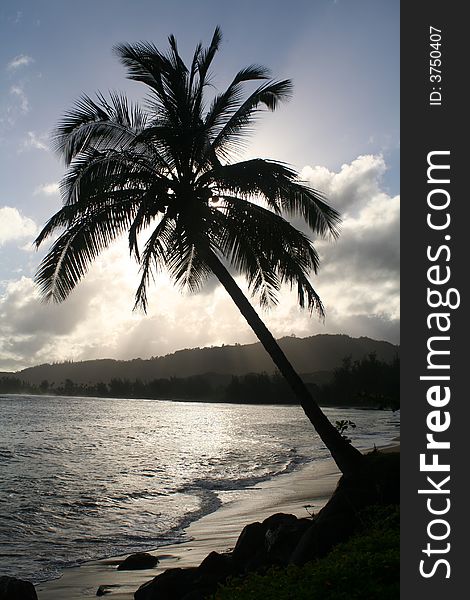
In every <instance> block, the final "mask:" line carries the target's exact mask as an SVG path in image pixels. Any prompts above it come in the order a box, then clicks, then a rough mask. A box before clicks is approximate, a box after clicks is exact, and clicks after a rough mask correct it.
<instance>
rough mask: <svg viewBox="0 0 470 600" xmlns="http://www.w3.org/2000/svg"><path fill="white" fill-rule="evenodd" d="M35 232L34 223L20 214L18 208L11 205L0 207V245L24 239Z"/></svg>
mask: <svg viewBox="0 0 470 600" xmlns="http://www.w3.org/2000/svg"><path fill="white" fill-rule="evenodd" d="M36 232H37V226H36V223H35V222H34V221H33V220H32V219H30V218H29V217H24V216H23V215H21V213H20V212H19V211H18V209H16V208H12V207H11V206H4V207H2V208H0V246H2V245H3V244H5V243H7V242H12V241H17V240H24V239H25V238H28V237H31V236H33V235H35V234H36Z"/></svg>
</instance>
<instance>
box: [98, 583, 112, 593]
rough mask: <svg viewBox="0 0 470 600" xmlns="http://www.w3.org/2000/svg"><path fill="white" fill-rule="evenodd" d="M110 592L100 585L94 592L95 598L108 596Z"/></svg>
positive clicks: (106, 587)
mask: <svg viewBox="0 0 470 600" xmlns="http://www.w3.org/2000/svg"><path fill="white" fill-rule="evenodd" d="M110 593H111V590H110V589H109V586H107V585H100V587H99V588H98V589H97V591H96V595H97V596H104V595H105V594H110Z"/></svg>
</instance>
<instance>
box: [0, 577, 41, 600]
mask: <svg viewBox="0 0 470 600" xmlns="http://www.w3.org/2000/svg"><path fill="white" fill-rule="evenodd" d="M0 600H38V597H37V594H36V590H35V589H34V585H33V584H32V583H31V582H30V581H23V580H22V579H16V577H7V576H6V575H3V576H2V577H0Z"/></svg>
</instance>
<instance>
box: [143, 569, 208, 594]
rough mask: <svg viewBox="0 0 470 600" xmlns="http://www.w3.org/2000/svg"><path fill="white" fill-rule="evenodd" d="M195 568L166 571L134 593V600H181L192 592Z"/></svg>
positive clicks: (195, 573)
mask: <svg viewBox="0 0 470 600" xmlns="http://www.w3.org/2000/svg"><path fill="white" fill-rule="evenodd" d="M196 577H197V568H195V567H193V568H189V569H180V568H176V569H167V570H166V571H164V572H163V573H161V575H157V576H156V577H154V578H153V579H152V580H151V581H147V583H144V584H143V585H141V586H140V588H139V589H138V590H137V591H136V592H135V594H134V598H135V600H181V599H182V598H184V596H185V595H187V594H189V593H190V592H192V591H193V584H194V581H195V579H196Z"/></svg>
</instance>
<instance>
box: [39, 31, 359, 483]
mask: <svg viewBox="0 0 470 600" xmlns="http://www.w3.org/2000/svg"><path fill="white" fill-rule="evenodd" d="M220 42H221V32H220V30H219V28H216V30H215V32H214V35H213V38H212V41H211V43H210V45H209V47H207V48H203V47H202V45H201V44H199V45H198V46H197V48H196V50H195V52H194V56H193V59H192V61H191V63H190V64H189V66H187V65H186V64H185V63H184V61H183V59H182V58H181V56H180V54H179V52H178V47H177V42H176V39H175V38H174V37H173V36H170V37H169V49H168V51H167V52H165V53H163V52H161V51H160V50H158V48H156V47H155V46H154V45H153V44H150V43H138V44H134V45H132V44H120V45H118V46H116V48H115V52H116V54H117V55H118V57H119V59H120V60H121V62H122V64H123V65H124V66H125V68H126V69H127V74H128V77H129V78H130V79H132V80H134V81H138V82H140V83H143V84H145V86H146V88H147V93H148V96H147V101H146V109H143V108H141V107H139V106H137V105H134V104H132V103H130V102H129V101H128V99H127V98H126V97H125V96H122V95H120V94H118V93H114V92H113V93H111V94H110V95H109V98H105V97H104V96H103V95H102V94H98V96H97V98H96V99H95V100H94V99H92V98H90V97H89V96H86V95H84V96H82V97H81V99H80V100H79V101H78V102H76V104H75V106H74V107H73V108H72V110H70V111H69V112H68V113H66V115H65V116H64V118H63V119H62V121H61V122H60V123H59V125H58V127H57V129H56V132H55V136H54V141H55V147H56V150H57V151H58V153H59V154H60V155H61V156H62V158H63V159H64V161H65V164H66V166H67V172H66V175H65V177H64V178H63V180H62V182H61V191H62V197H63V207H62V209H61V210H59V211H58V212H57V213H56V214H55V215H53V216H52V218H51V219H50V220H49V221H48V223H47V224H46V226H45V227H44V229H43V230H42V231H41V233H40V234H39V236H38V238H37V240H36V244H37V245H38V246H39V245H41V244H42V243H43V242H44V241H45V240H46V239H47V238H49V237H50V236H52V235H53V234H55V233H56V232H57V230H61V231H62V230H63V231H62V233H61V234H60V235H59V237H58V238H57V239H56V241H55V242H54V243H53V245H52V248H51V249H50V250H49V252H48V254H47V255H46V257H45V258H44V260H43V261H42V263H41V265H40V267H39V270H38V273H37V277H36V281H37V283H38V285H39V288H40V290H41V292H42V294H43V296H44V297H45V298H47V299H52V300H55V301H58V302H60V301H63V300H65V299H66V298H67V297H68V295H69V294H70V292H71V291H72V290H73V289H74V287H75V286H76V285H77V284H78V283H79V281H80V280H81V278H82V277H83V276H84V275H85V273H86V272H87V270H88V268H89V266H90V264H91V263H92V262H93V261H94V260H95V259H96V258H97V256H98V255H99V254H100V253H101V252H102V251H103V250H104V249H105V248H106V247H107V246H109V244H110V243H111V242H112V241H113V240H115V239H116V238H117V237H118V236H120V235H122V234H124V233H127V236H128V240H129V250H130V253H131V255H132V256H134V257H135V259H136V260H137V261H138V262H139V264H140V267H141V272H142V278H141V282H140V285H139V286H138V289H137V293H136V306H140V307H142V308H143V309H144V310H145V309H146V307H147V304H148V285H149V283H150V280H151V279H152V278H153V277H154V275H155V273H157V272H158V271H159V270H160V269H166V270H167V271H168V272H169V274H170V276H171V277H172V278H173V280H174V282H175V283H176V284H177V285H179V286H181V287H183V288H187V289H189V290H190V291H198V290H199V289H200V288H201V287H202V285H203V284H204V282H205V281H206V280H207V279H208V278H209V277H210V276H211V275H215V276H216V277H217V279H218V280H219V282H220V283H221V284H222V285H223V286H224V288H225V289H226V291H227V292H228V294H229V295H230V297H231V298H232V300H233V301H234V302H235V304H236V305H237V307H238V308H239V310H240V312H241V313H242V315H243V316H244V317H245V319H246V320H247V322H248V324H249V325H250V327H251V328H252V329H253V331H254V332H255V334H256V335H257V337H258V339H259V340H260V342H261V343H262V344H263V346H264V348H265V349H266V350H267V352H268V353H269V355H270V356H271V357H272V359H273V361H274V363H275V364H276V366H277V368H278V369H279V371H280V372H281V373H282V375H283V376H284V377H285V378H286V380H287V381H288V383H289V385H290V387H291V388H292V390H293V391H294V393H295V394H296V396H297V398H298V401H299V403H300V404H301V405H302V407H303V409H304V411H305V413H306V415H307V416H308V418H309V419H310V421H311V422H312V424H313V426H314V427H315V429H316V430H317V432H318V433H319V435H320V437H321V438H322V440H323V442H324V443H325V444H326V446H327V447H328V448H329V450H330V451H331V453H332V456H333V458H334V459H335V461H336V463H337V464H338V466H339V468H340V469H341V470H342V471H343V472H345V473H346V472H349V473H350V472H354V471H355V470H356V468H357V467H358V465H359V464H360V462H361V461H362V455H361V453H360V452H359V451H358V450H357V449H355V448H353V447H352V446H351V445H350V444H348V443H347V442H346V441H345V440H344V439H343V438H342V436H341V435H340V434H339V432H338V431H337V430H336V429H335V427H334V426H333V425H332V424H331V423H330V421H329V420H328V419H327V417H326V416H325V414H324V413H323V412H322V411H321V409H320V408H319V406H318V404H317V403H316V402H315V401H314V399H313V397H312V395H311V393H310V391H309V390H308V388H307V387H306V386H305V384H304V383H303V381H302V379H301V378H300V377H299V375H298V374H297V373H296V371H295V370H294V369H293V367H292V365H291V364H290V362H289V361H288V359H287V357H286V356H285V354H284V353H283V351H282V350H281V348H280V347H279V345H278V343H277V342H276V340H275V339H274V337H273V336H272V335H271V333H270V332H269V331H268V329H267V328H266V326H265V325H264V323H263V321H262V320H261V319H260V318H259V316H258V314H257V313H256V311H255V310H254V308H253V307H252V305H251V304H250V302H249V301H248V299H247V298H246V296H245V295H244V293H243V292H242V290H241V289H240V288H239V286H238V285H237V283H236V282H235V279H234V278H233V276H232V274H231V273H230V272H229V270H228V269H227V267H229V268H231V269H233V270H234V271H235V272H237V273H239V274H241V275H243V276H245V278H246V280H247V282H248V286H249V288H250V290H251V291H252V293H254V294H256V295H257V296H258V298H259V301H260V303H261V305H262V306H269V305H272V304H275V303H276V299H277V292H278V291H279V290H280V288H281V286H282V285H283V284H288V285H290V286H291V287H295V289H296V290H297V294H298V302H299V305H300V306H301V307H307V308H308V309H309V310H311V311H313V310H316V311H317V313H318V314H319V315H323V314H324V313H323V305H322V303H321V300H320V298H319V296H318V294H317V292H316V291H315V289H314V288H313V286H312V284H311V282H310V280H309V275H310V273H311V272H312V271H313V272H316V271H317V269H318V267H319V257H318V254H317V252H316V250H315V248H314V246H313V244H312V242H311V240H310V239H309V238H308V237H307V236H306V235H305V234H304V233H302V232H301V231H300V230H298V229H296V228H295V227H294V226H293V225H292V224H291V223H290V222H289V221H288V220H287V218H290V217H295V218H300V219H302V220H303V221H305V223H306V225H307V226H308V228H309V229H310V231H311V232H312V233H313V234H314V235H316V236H319V237H336V236H337V235H338V229H337V227H338V223H339V215H338V213H337V212H336V211H335V210H334V209H332V208H331V207H330V206H328V204H327V203H326V202H325V199H324V198H323V197H322V195H321V194H320V193H319V192H317V191H315V190H313V189H311V188H310V187H308V186H306V185H305V184H304V183H303V182H301V181H300V180H299V178H298V175H297V173H296V172H295V171H294V170H292V169H291V168H290V167H288V166H286V165H285V164H283V163H279V162H275V161H271V160H265V159H260V158H257V159H252V160H247V161H241V162H233V159H234V158H235V157H237V156H239V155H240V153H241V152H242V151H243V148H244V141H245V136H246V135H247V134H248V133H249V132H250V131H251V129H252V125H253V123H254V121H255V120H256V117H257V116H258V114H259V112H260V109H262V108H263V107H264V108H265V109H268V110H275V109H276V108H277V107H278V106H279V104H280V102H282V101H284V100H286V99H287V98H288V97H289V96H290V95H291V92H292V84H291V82H290V81H289V80H283V81H275V80H273V79H271V78H270V73H269V71H268V70H267V69H266V68H265V67H262V66H260V65H251V66H249V67H245V68H243V69H241V70H240V71H239V72H238V73H237V74H236V75H235V77H234V79H233V80H232V82H231V83H230V85H229V86H228V88H227V89H226V90H225V91H224V92H222V93H216V94H215V95H214V96H213V97H212V98H208V97H207V92H208V90H209V89H211V88H212V89H213V86H212V81H211V74H210V68H211V65H212V62H213V59H214V57H215V54H216V53H217V51H218V49H219V46H220ZM250 84H252V85H253V84H254V85H255V86H257V87H255V89H254V91H251V92H249V91H246V90H247V85H250ZM255 199H256V200H258V201H254V200H255ZM260 202H261V203H262V204H261V203H260ZM149 228H151V233H150V236H149V237H148V240H147V242H146V244H145V245H144V247H143V248H141V246H140V239H139V235H140V234H141V233H143V232H145V231H146V230H148V229H149Z"/></svg>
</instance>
